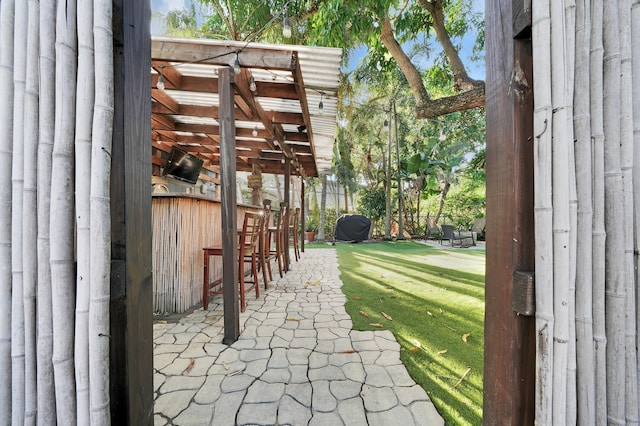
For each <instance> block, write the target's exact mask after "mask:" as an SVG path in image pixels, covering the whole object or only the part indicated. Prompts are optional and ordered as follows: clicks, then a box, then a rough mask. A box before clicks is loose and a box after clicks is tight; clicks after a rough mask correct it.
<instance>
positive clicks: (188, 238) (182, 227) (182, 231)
mask: <svg viewBox="0 0 640 426" xmlns="http://www.w3.org/2000/svg"><path fill="white" fill-rule="evenodd" d="M255 209H256V207H251V206H242V205H241V206H238V210H237V211H238V214H237V221H238V228H240V227H242V219H243V217H244V213H245V212H246V211H248V210H255ZM152 210H153V213H152V214H153V218H152V223H153V310H154V313H156V314H162V315H166V314H172V313H181V312H184V311H186V310H188V309H191V308H193V307H194V306H196V305H198V304H201V303H202V284H203V269H204V263H203V254H202V248H203V247H207V246H219V245H221V244H222V225H221V223H222V217H221V209H220V202H219V201H215V200H206V199H202V198H196V197H190V196H164V195H163V196H154V197H153V203H152ZM209 265H210V279H211V280H213V279H215V278H221V277H222V259H221V258H219V257H216V256H213V257H211V260H210V263H209Z"/></svg>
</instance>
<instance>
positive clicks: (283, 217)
mask: <svg viewBox="0 0 640 426" xmlns="http://www.w3.org/2000/svg"><path fill="white" fill-rule="evenodd" d="M287 213H288V207H287V203H280V212H279V214H278V220H277V221H276V226H275V227H269V237H268V238H267V242H268V244H269V247H268V251H267V253H269V258H268V262H267V266H268V268H269V276H271V260H272V259H276V260H277V261H278V272H279V273H280V278H282V277H283V274H282V271H284V270H285V267H284V266H285V261H286V259H285V257H284V246H285V244H284V242H285V241H284V227H285V226H287V225H286V224H287V223H289V222H288V214H287ZM272 241H273V242H274V243H275V247H274V248H272V247H271V243H272Z"/></svg>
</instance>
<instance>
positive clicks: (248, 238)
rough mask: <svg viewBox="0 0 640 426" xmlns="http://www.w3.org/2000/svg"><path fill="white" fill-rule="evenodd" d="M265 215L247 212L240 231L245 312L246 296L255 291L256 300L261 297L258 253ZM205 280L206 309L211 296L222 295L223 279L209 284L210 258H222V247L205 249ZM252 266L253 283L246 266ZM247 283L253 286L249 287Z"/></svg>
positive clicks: (240, 288) (239, 265)
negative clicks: (247, 264)
mask: <svg viewBox="0 0 640 426" xmlns="http://www.w3.org/2000/svg"><path fill="white" fill-rule="evenodd" d="M263 219H264V215H263V214H262V213H261V212H260V213H257V212H246V213H245V214H244V220H243V222H242V230H241V231H239V242H238V253H237V254H238V278H239V288H237V290H239V291H240V310H241V311H242V312H244V311H245V308H246V302H245V294H246V293H248V292H250V291H251V290H254V289H255V292H256V298H258V297H260V286H259V285H258V284H259V283H258V252H259V242H260V232H261V231H262V226H263V223H264V220H263ZM202 250H203V252H204V280H203V285H202V305H203V308H204V309H208V308H209V296H210V295H212V294H220V293H222V278H220V279H217V280H215V281H213V282H211V283H210V282H209V258H210V257H211V256H222V247H221V246H216V247H204V248H203V249H202ZM245 263H249V264H250V265H251V269H250V276H252V277H253V281H248V280H247V279H246V278H245V271H244V265H245ZM247 283H249V284H251V285H250V286H248V287H247V285H246V284H247Z"/></svg>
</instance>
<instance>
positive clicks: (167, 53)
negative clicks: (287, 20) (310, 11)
mask: <svg viewBox="0 0 640 426" xmlns="http://www.w3.org/2000/svg"><path fill="white" fill-rule="evenodd" d="M239 51H240V47H235V46H220V45H208V44H205V43H203V42H202V40H198V42H192V41H189V40H188V39H180V40H176V39H172V40H168V39H162V38H156V39H155V41H154V43H153V45H152V49H151V58H152V59H153V60H154V61H171V62H189V63H200V64H214V65H228V64H229V62H231V60H232V59H233V58H234V56H235V55H236V53H237V54H238V61H239V62H240V65H241V66H243V67H246V68H268V69H272V70H291V69H292V65H293V58H292V56H293V52H292V51H290V50H271V49H264V48H252V47H246V46H245V48H244V50H242V52H239ZM238 52H239V53H238Z"/></svg>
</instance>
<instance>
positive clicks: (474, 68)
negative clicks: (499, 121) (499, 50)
mask: <svg viewBox="0 0 640 426" xmlns="http://www.w3.org/2000/svg"><path fill="white" fill-rule="evenodd" d="M189 4H190V0H151V11H152V13H156V14H158V13H159V14H164V13H167V12H168V11H169V10H176V9H184V8H185V7H186V6H187V5H189ZM473 10H474V12H480V13H484V0H473ZM162 30H163V29H162V23H161V21H160V20H158V19H154V18H153V17H152V20H151V34H152V35H160V34H161V33H162ZM474 40H475V35H474V34H469V35H467V36H466V37H465V38H464V39H463V41H462V50H461V52H460V54H461V56H462V61H463V63H464V64H465V66H466V67H467V72H468V73H469V76H470V77H471V78H475V79H479V80H484V78H485V66H484V62H481V63H473V62H471V61H469V59H468V57H469V55H470V54H471V49H472V47H473V42H474ZM434 46H437V43H435V44H434ZM365 54H366V48H365V47H363V48H361V49H358V50H357V51H356V52H355V53H354V54H353V55H352V58H351V60H350V61H349V65H348V68H349V69H353V68H354V67H355V66H356V65H357V63H358V62H359V61H360V60H361V59H362V57H363V56H364V55H365Z"/></svg>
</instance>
